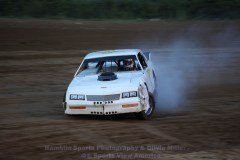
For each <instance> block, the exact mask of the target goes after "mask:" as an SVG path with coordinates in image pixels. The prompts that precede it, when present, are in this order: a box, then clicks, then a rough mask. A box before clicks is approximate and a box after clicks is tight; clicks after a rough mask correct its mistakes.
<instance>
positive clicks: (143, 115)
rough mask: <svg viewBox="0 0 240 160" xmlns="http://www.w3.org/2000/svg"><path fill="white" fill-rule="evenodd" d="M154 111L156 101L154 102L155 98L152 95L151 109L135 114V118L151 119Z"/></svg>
mask: <svg viewBox="0 0 240 160" xmlns="http://www.w3.org/2000/svg"><path fill="white" fill-rule="evenodd" d="M154 110H155V101H154V98H153V96H152V95H151V94H149V108H148V109H147V110H144V111H141V112H139V113H135V116H136V117H137V118H138V119H142V120H147V119H151V118H152V115H153V112H154Z"/></svg>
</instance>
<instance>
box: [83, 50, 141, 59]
mask: <svg viewBox="0 0 240 160" xmlns="http://www.w3.org/2000/svg"><path fill="white" fill-rule="evenodd" d="M139 52H141V50H140V49H117V50H105V51H97V52H92V53H89V54H87V55H86V56H85V59H91V58H100V57H111V56H126V55H137V54H138V53H139Z"/></svg>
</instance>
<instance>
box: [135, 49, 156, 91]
mask: <svg viewBox="0 0 240 160" xmlns="http://www.w3.org/2000/svg"><path fill="white" fill-rule="evenodd" d="M138 60H139V62H140V64H141V66H142V69H143V73H144V80H145V82H146V84H147V87H148V91H150V92H151V93H153V91H154V77H153V69H152V68H151V66H149V65H148V64H147V60H146V58H145V57H144V56H143V55H142V54H141V53H138Z"/></svg>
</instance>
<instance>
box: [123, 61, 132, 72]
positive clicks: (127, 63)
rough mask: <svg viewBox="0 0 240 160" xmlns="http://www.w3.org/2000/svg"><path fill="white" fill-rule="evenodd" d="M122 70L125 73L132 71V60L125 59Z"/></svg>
mask: <svg viewBox="0 0 240 160" xmlns="http://www.w3.org/2000/svg"><path fill="white" fill-rule="evenodd" d="M124 68H125V70H127V71H132V70H134V62H133V60H132V59H125V60H124Z"/></svg>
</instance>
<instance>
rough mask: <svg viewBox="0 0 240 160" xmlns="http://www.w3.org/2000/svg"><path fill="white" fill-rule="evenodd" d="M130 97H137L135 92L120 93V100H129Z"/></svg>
mask: <svg viewBox="0 0 240 160" xmlns="http://www.w3.org/2000/svg"><path fill="white" fill-rule="evenodd" d="M131 97H137V91H131V92H123V93H122V98H131Z"/></svg>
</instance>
